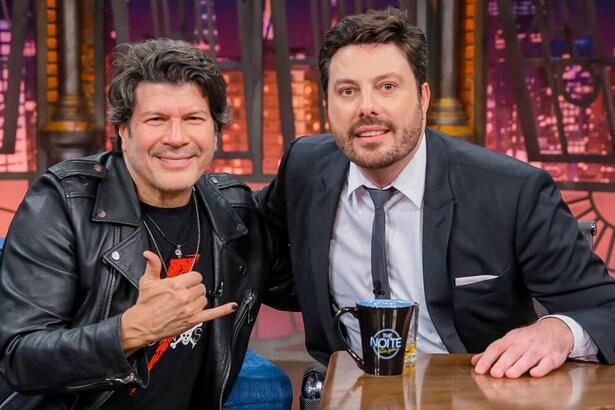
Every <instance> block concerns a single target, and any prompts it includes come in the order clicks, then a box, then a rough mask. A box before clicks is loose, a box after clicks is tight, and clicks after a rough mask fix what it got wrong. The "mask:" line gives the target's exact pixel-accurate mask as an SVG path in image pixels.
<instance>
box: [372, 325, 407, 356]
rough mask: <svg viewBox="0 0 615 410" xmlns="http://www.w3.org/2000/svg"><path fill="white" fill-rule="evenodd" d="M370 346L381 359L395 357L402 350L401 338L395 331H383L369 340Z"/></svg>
mask: <svg viewBox="0 0 615 410" xmlns="http://www.w3.org/2000/svg"><path fill="white" fill-rule="evenodd" d="M369 345H370V346H371V348H372V349H374V353H376V356H378V357H379V358H381V359H390V358H392V357H394V356H395V355H396V354H397V352H399V349H401V348H402V343H401V337H399V333H397V332H396V331H395V330H394V329H382V330H380V331H378V333H376V334H375V335H373V336H372V337H370V338H369Z"/></svg>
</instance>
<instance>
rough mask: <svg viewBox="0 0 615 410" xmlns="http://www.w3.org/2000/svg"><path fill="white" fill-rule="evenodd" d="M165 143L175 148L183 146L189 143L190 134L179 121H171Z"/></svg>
mask: <svg viewBox="0 0 615 410" xmlns="http://www.w3.org/2000/svg"><path fill="white" fill-rule="evenodd" d="M164 140H165V143H167V144H169V145H173V146H182V145H185V144H186V143H187V142H188V134H187V133H186V131H185V130H184V129H183V127H182V123H181V121H180V120H179V119H172V120H171V121H169V128H168V129H167V132H166V133H165V138H164Z"/></svg>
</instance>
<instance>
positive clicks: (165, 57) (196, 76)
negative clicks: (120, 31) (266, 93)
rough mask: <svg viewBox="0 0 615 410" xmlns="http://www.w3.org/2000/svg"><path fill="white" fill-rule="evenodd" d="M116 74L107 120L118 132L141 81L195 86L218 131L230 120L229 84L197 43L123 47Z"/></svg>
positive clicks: (165, 42)
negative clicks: (205, 102)
mask: <svg viewBox="0 0 615 410" xmlns="http://www.w3.org/2000/svg"><path fill="white" fill-rule="evenodd" d="M113 65H114V66H115V69H116V70H115V74H114V75H113V78H112V79H111V84H110V87H109V95H108V99H109V104H110V105H111V108H110V109H109V114H108V119H109V122H111V123H112V124H113V125H114V126H115V129H116V131H117V130H118V128H119V126H120V125H121V124H128V123H129V122H130V118H131V117H132V114H133V111H134V107H135V90H136V88H137V86H138V85H139V83H141V82H144V81H146V82H151V83H169V84H183V83H194V84H195V85H196V86H197V87H198V88H199V89H200V90H201V94H202V95H203V97H204V98H205V99H206V100H207V102H208V103H209V110H210V111H211V115H212V117H213V120H214V124H215V128H216V132H217V133H219V132H220V130H221V129H222V127H223V126H224V125H225V124H226V123H227V122H228V121H229V119H230V109H229V107H228V104H227V101H226V82H225V81H224V77H223V76H222V73H221V72H220V70H219V69H218V67H217V66H216V64H215V62H214V61H213V60H212V59H211V58H210V57H209V56H208V55H207V54H206V53H205V52H204V51H203V50H201V49H200V48H198V47H197V46H195V45H194V44H190V43H187V42H185V41H180V40H169V39H157V40H146V41H143V42H139V43H126V44H120V45H119V46H118V47H117V49H116V52H115V60H114V63H113ZM113 152H114V153H116V154H121V152H122V150H121V138H119V137H115V139H114V141H113Z"/></svg>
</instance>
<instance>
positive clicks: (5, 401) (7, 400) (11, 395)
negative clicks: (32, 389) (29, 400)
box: [0, 391, 19, 410]
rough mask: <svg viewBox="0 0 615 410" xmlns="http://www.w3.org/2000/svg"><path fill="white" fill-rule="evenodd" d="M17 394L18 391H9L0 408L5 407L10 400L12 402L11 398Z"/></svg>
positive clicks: (0, 409)
mask: <svg viewBox="0 0 615 410" xmlns="http://www.w3.org/2000/svg"><path fill="white" fill-rule="evenodd" d="M17 394H19V393H17V392H16V391H14V392H13V393H11V394H10V395H9V397H7V398H6V399H5V400H4V401H3V402H2V403H1V404H0V410H2V409H3V408H5V407H6V406H7V405H8V404H9V403H10V402H12V401H13V399H14V398H15V397H16V396H17Z"/></svg>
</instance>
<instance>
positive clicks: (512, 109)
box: [0, 0, 615, 361]
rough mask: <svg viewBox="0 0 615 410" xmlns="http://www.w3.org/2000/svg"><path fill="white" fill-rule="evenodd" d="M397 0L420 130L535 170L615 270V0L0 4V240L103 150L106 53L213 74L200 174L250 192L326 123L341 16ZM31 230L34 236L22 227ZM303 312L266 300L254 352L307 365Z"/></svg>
mask: <svg viewBox="0 0 615 410" xmlns="http://www.w3.org/2000/svg"><path fill="white" fill-rule="evenodd" d="M387 6H394V7H400V8H402V9H405V10H407V12H408V18H409V19H410V20H411V21H412V22H413V23H415V24H417V25H418V26H419V27H421V28H422V29H423V30H424V31H425V32H426V34H427V39H428V42H429V47H430V49H429V58H430V70H429V81H430V84H431V88H432V94H433V95H432V104H431V107H430V111H429V117H428V123H429V126H431V127H433V128H436V129H440V130H442V131H444V132H447V133H449V134H451V135H454V136H457V137H460V138H466V139H468V140H469V141H471V142H473V143H476V144H479V145H482V146H486V147H487V148H489V149H492V150H495V151H500V152H504V153H506V154H508V155H510V156H513V157H516V158H518V159H521V160H523V161H528V162H531V163H532V164H534V165H536V166H538V167H541V168H544V169H545V170H547V171H548V172H549V173H550V174H551V175H552V176H553V178H555V180H556V181H557V182H558V185H559V187H560V188H561V189H562V192H563V195H564V198H565V200H566V201H567V202H568V204H569V205H570V207H571V209H572V211H573V213H574V214H575V215H576V216H577V217H578V218H579V219H587V220H595V221H597V227H598V233H597V235H596V236H595V239H594V246H595V250H596V252H597V253H598V254H599V255H600V256H601V257H602V258H603V259H604V260H605V261H606V262H607V264H608V266H609V271H610V272H611V273H612V274H613V273H615V255H613V249H614V248H615V233H614V232H615V231H614V225H615V148H614V144H615V143H614V137H615V109H614V104H613V99H614V96H615V85H614V82H615V71H614V65H615V25H614V24H613V22H614V21H615V1H613V0H484V1H479V0H397V1H385V0H371V1H369V0H363V1H362V0H302V1H290V0H288V1H284V0H216V1H213V0H106V1H104V0H0V236H5V235H6V231H7V229H8V225H9V223H10V221H11V218H12V216H13V215H14V213H15V210H16V209H17V207H18V205H19V203H20V201H21V199H22V198H23V195H24V194H25V192H26V190H27V189H28V186H29V184H30V183H31V181H33V180H34V179H35V178H36V177H37V176H38V175H39V174H40V173H41V172H42V171H44V170H45V169H46V168H47V167H48V166H50V165H52V164H54V163H56V162H58V161H61V160H63V159H67V158H71V157H78V156H84V155H88V154H91V153H94V152H97V151H101V150H104V149H105V148H108V147H109V137H111V136H113V128H112V127H110V126H108V125H106V123H105V111H106V100H105V93H106V89H107V85H108V79H109V76H110V73H111V70H112V68H111V64H110V62H111V54H112V51H113V48H114V47H115V46H116V45H117V44H118V43H122V42H125V41H137V40H142V39H148V38H156V37H171V38H176V39H184V40H186V41H190V42H193V43H195V44H198V45H199V47H201V48H203V49H204V50H206V51H207V52H209V53H210V54H211V55H212V56H213V57H214V58H215V59H216V60H217V62H218V64H219V65H220V67H221V68H222V70H223V72H224V75H225V77H226V80H227V82H228V83H229V88H228V99H229V103H230V105H231V106H232V108H233V110H234V117H233V118H234V119H233V121H232V122H231V123H230V124H229V126H228V127H227V128H226V129H225V130H223V134H222V140H221V141H219V151H218V152H217V153H216V159H215V161H214V163H213V165H212V169H211V171H216V172H229V173H232V174H235V175H238V176H239V177H240V178H242V179H243V180H245V181H246V182H248V183H249V184H250V185H251V186H252V187H253V188H256V189H257V188H259V187H262V186H263V185H264V184H266V183H267V181H269V180H270V179H271V178H272V176H273V175H274V174H275V172H276V170H277V167H278V164H279V161H280V157H281V155H282V152H283V149H284V146H285V145H287V144H288V143H289V142H290V141H291V140H292V139H294V138H295V137H296V136H300V135H305V134H318V133H323V132H327V130H328V124H327V118H326V113H325V111H324V109H323V106H322V103H321V99H322V92H321V88H320V84H319V80H318V76H317V72H316V56H317V54H318V49H319V44H320V42H321V40H322V37H323V34H324V32H325V31H326V30H327V28H328V27H330V26H331V25H332V24H335V22H336V21H338V20H339V19H340V18H342V17H343V16H345V15H349V14H354V13H357V12H361V11H366V10H368V9H373V8H376V9H378V8H384V7H387ZM33 234H36V233H33ZM302 332H303V328H302V323H301V318H300V315H298V314H287V313H281V312H276V311H273V310H271V309H268V308H266V307H264V308H263V310H262V311H261V314H260V316H259V319H258V321H257V325H256V327H255V330H254V334H253V339H252V342H251V343H252V344H251V347H252V348H253V349H254V350H256V351H258V352H260V353H263V354H264V355H265V356H267V357H269V358H270V359H274V360H278V361H279V360H282V361H284V360H295V361H304V360H308V357H307V354H306V353H305V349H304V347H303V334H302Z"/></svg>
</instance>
